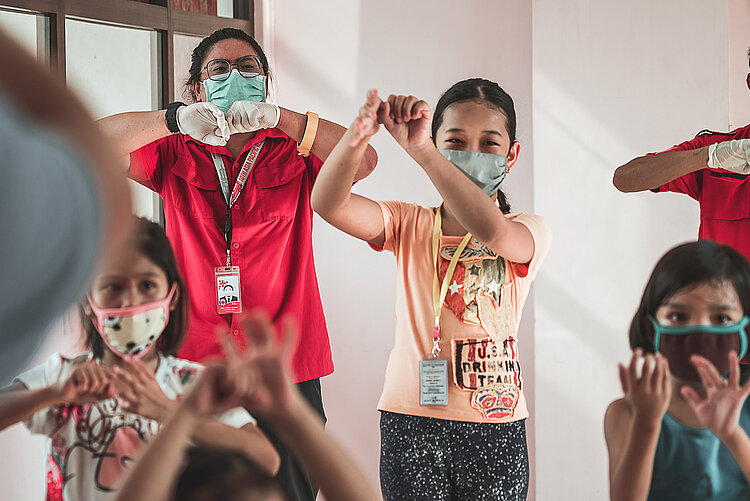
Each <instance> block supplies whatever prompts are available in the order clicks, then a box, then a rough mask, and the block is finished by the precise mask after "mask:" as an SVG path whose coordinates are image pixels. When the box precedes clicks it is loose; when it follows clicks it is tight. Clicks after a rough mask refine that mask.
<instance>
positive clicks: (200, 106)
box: [177, 103, 230, 146]
mask: <svg viewBox="0 0 750 501" xmlns="http://www.w3.org/2000/svg"><path fill="white" fill-rule="evenodd" d="M177 127H179V129H180V132H182V133H183V134H187V135H188V136H190V137H192V138H193V139H195V140H197V141H200V142H201V143H205V144H210V145H213V146H224V145H226V144H227V141H228V140H229V135H230V133H229V125H227V119H226V117H225V116H224V113H223V112H222V111H221V110H220V109H219V107H218V106H216V105H215V104H214V103H195V104H191V105H190V106H180V107H179V108H178V109H177Z"/></svg>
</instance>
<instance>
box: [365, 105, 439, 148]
mask: <svg viewBox="0 0 750 501" xmlns="http://www.w3.org/2000/svg"><path fill="white" fill-rule="evenodd" d="M378 121H379V122H380V123H382V124H383V125H385V128H386V129H387V130H388V132H390V133H391V135H392V136H393V138H394V139H395V140H396V141H397V142H398V144H400V145H401V146H402V147H403V148H404V149H405V150H406V151H407V152H411V151H412V150H419V149H421V148H425V147H433V148H434V145H433V144H432V140H431V139H430V127H431V126H432V110H431V109H430V106H429V105H428V104H427V102H425V101H421V100H419V99H417V98H416V97H414V96H396V95H393V94H391V95H390V96H388V101H387V102H385V103H383V106H381V107H380V110H379V111H378Z"/></svg>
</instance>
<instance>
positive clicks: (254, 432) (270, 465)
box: [134, 420, 281, 499]
mask: <svg viewBox="0 0 750 501" xmlns="http://www.w3.org/2000/svg"><path fill="white" fill-rule="evenodd" d="M191 439H192V440H193V441H194V442H195V443H196V444H198V445H204V446H208V447H213V448H216V449H226V450H235V451H238V452H241V453H243V454H244V455H245V456H247V457H248V458H249V459H250V460H251V461H252V462H253V463H255V464H256V465H257V466H258V468H260V469H261V470H263V471H264V472H265V473H267V474H268V475H271V476H273V475H276V472H278V471H279V466H280V465H281V458H280V457H279V453H278V452H276V449H275V448H274V447H273V445H272V444H271V442H270V441H269V440H268V438H267V437H266V436H265V435H264V434H263V432H261V431H260V430H259V429H258V427H257V426H255V425H254V424H252V423H248V424H246V425H245V426H243V427H242V428H239V429H237V428H235V427H233V426H229V425H228V424H224V423H221V422H219V421H216V420H210V421H206V422H204V423H203V424H202V425H201V426H198V427H197V428H196V429H195V431H194V432H193V433H192V434H191ZM134 499H135V498H134Z"/></svg>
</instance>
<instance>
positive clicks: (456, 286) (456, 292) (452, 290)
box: [448, 280, 463, 294]
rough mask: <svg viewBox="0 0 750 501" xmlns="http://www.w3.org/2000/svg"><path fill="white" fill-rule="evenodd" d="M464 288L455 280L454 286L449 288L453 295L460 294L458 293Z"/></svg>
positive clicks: (451, 285)
mask: <svg viewBox="0 0 750 501" xmlns="http://www.w3.org/2000/svg"><path fill="white" fill-rule="evenodd" d="M462 287H463V284H461V285H458V283H457V282H456V281H455V280H454V281H453V283H452V284H450V286H449V287H448V288H449V289H450V290H451V294H458V292H459V291H460V290H461V288H462Z"/></svg>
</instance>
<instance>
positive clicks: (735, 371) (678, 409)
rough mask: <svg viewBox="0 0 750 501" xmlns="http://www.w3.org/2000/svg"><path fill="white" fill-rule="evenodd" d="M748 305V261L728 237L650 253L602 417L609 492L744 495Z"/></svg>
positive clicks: (658, 496)
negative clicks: (656, 255) (625, 359)
mask: <svg viewBox="0 0 750 501" xmlns="http://www.w3.org/2000/svg"><path fill="white" fill-rule="evenodd" d="M748 312H750V265H748V263H747V261H746V260H745V258H743V257H742V256H741V255H740V254H739V253H738V252H737V251H735V250H734V249H732V248H731V247H729V246H727V245H720V244H717V243H715V242H712V241H710V240H700V241H698V242H691V243H688V244H683V245H680V246H678V247H675V248H674V249H672V250H670V251H669V252H667V253H666V254H665V255H664V257H662V258H661V260H660V261H659V262H658V263H657V265H656V267H655V268H654V271H653V273H652V275H651V278H650V279H649V281H648V284H647V285H646V289H645V291H644V293H643V298H642V299H641V304H640V306H639V308H638V311H637V312H636V314H635V317H634V318H633V322H632V324H631V327H630V346H631V347H632V348H633V356H632V358H631V361H630V365H629V367H625V366H624V365H620V366H619V370H620V381H621V384H622V388H623V392H624V393H625V396H624V397H623V398H621V399H619V400H616V401H614V402H613V403H612V404H610V406H609V408H608V409H607V413H606V416H605V418H604V432H605V437H606V440H607V448H608V450H609V472H610V495H611V498H612V499H613V500H620V499H627V500H646V499H648V500H662V499H663V500H672V499H680V500H681V501H682V500H685V501H690V500H706V499H748V498H750V485H749V484H748V479H749V478H750V439H749V438H748V434H747V432H748V430H750V407H749V405H750V404H748V403H747V396H748V394H749V393H750V381H749V382H746V383H745V384H744V385H741V384H740V368H739V364H738V359H739V358H742V357H743V356H744V355H745V354H746V353H747V342H748V340H747V334H748V333H747V331H748V329H747V325H748V316H747V315H748ZM644 353H645V355H644Z"/></svg>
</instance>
